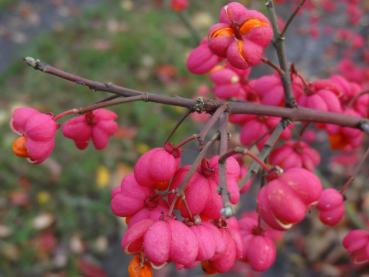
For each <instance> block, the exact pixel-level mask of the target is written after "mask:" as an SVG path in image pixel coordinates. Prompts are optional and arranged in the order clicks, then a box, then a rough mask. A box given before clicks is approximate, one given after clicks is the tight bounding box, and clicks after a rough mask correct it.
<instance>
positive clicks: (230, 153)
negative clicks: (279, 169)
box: [219, 147, 270, 171]
mask: <svg viewBox="0 0 369 277" xmlns="http://www.w3.org/2000/svg"><path fill="white" fill-rule="evenodd" d="M237 154H241V155H245V156H249V157H250V158H252V159H253V160H254V161H255V162H257V163H258V164H259V165H260V166H261V167H262V168H263V169H264V170H266V171H269V170H270V168H269V166H267V165H266V164H265V163H264V162H263V161H262V160H261V159H260V158H259V157H258V156H256V155H255V154H254V153H252V152H250V150H248V149H245V148H242V147H236V148H234V149H232V150H230V151H228V152H226V153H224V154H223V155H222V156H221V157H220V158H219V163H225V161H226V160H227V159H228V158H229V157H231V156H233V155H237Z"/></svg>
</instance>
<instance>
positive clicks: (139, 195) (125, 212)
mask: <svg viewBox="0 0 369 277" xmlns="http://www.w3.org/2000/svg"><path fill="white" fill-rule="evenodd" d="M151 193H152V192H151V191H150V189H149V188H148V187H144V186H141V185H139V184H138V183H137V181H136V179H135V177H134V175H133V173H131V174H129V175H128V176H126V177H125V178H124V179H123V180H122V183H121V184H120V186H119V187H118V189H115V190H113V193H112V199H111V203H110V206H111V209H112V211H113V213H114V214H115V215H117V216H122V217H126V216H132V215H133V214H135V213H136V212H138V211H139V210H141V209H142V208H144V206H145V200H146V198H147V197H148V196H149V195H150V194H151Z"/></svg>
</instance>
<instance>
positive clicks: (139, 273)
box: [128, 256, 152, 277]
mask: <svg viewBox="0 0 369 277" xmlns="http://www.w3.org/2000/svg"><path fill="white" fill-rule="evenodd" d="M128 274H129V277H152V268H151V265H150V264H149V263H148V262H144V263H141V261H140V258H139V256H134V257H133V259H132V260H131V261H130V262H129V265H128Z"/></svg>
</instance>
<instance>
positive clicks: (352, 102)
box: [348, 90, 369, 107]
mask: <svg viewBox="0 0 369 277" xmlns="http://www.w3.org/2000/svg"><path fill="white" fill-rule="evenodd" d="M366 94H369V90H364V91H362V92H360V93H359V94H356V95H355V96H354V97H353V98H352V99H351V101H350V102H349V103H348V106H349V107H351V106H352V105H353V104H354V103H355V101H356V100H357V99H359V98H360V97H361V96H363V95H366Z"/></svg>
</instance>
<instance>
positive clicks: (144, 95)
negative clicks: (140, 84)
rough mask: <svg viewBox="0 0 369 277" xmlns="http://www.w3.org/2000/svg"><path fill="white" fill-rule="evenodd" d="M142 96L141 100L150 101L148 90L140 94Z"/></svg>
mask: <svg viewBox="0 0 369 277" xmlns="http://www.w3.org/2000/svg"><path fill="white" fill-rule="evenodd" d="M142 98H143V101H145V102H149V101H150V95H149V93H148V92H145V93H144V94H143V95H142Z"/></svg>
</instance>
